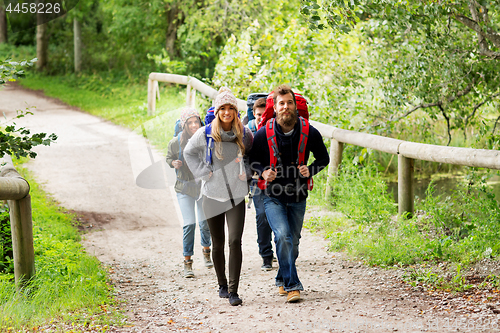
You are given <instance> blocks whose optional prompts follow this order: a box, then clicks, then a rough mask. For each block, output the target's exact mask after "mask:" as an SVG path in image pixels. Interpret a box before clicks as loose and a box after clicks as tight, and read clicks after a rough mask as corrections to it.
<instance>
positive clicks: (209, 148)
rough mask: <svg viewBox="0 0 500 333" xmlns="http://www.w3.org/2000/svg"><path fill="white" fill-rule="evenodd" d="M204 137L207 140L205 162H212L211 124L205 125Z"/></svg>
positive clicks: (212, 140)
mask: <svg viewBox="0 0 500 333" xmlns="http://www.w3.org/2000/svg"><path fill="white" fill-rule="evenodd" d="M205 139H206V141H207V152H206V154H205V162H206V163H207V164H212V149H213V148H214V138H213V137H212V124H208V125H207V126H205Z"/></svg>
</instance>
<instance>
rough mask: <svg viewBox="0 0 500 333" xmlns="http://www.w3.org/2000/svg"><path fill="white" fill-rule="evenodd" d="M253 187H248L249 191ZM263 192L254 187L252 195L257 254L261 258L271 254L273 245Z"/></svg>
mask: <svg viewBox="0 0 500 333" xmlns="http://www.w3.org/2000/svg"><path fill="white" fill-rule="evenodd" d="M252 191H253V188H252V187H251V188H250V192H252ZM264 197H265V194H264V193H263V192H262V191H261V190H260V189H259V188H256V189H255V194H254V195H253V205H254V206H255V215H256V216H255V217H256V222H257V244H259V254H260V256H261V257H262V258H269V257H272V256H273V245H272V244H271V240H272V233H273V231H272V230H271V227H270V226H269V222H267V217H266V211H265V209H264Z"/></svg>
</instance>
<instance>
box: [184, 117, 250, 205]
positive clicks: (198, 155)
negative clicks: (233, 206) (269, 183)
mask: <svg viewBox="0 0 500 333" xmlns="http://www.w3.org/2000/svg"><path fill="white" fill-rule="evenodd" d="M243 128H244V130H245V135H244V138H243V144H244V146H245V153H248V152H249V151H250V149H252V142H253V135H252V132H251V131H250V130H249V129H248V128H246V127H243ZM221 137H222V142H220V143H215V144H216V145H217V144H222V155H223V159H222V160H220V159H218V158H217V155H216V154H215V149H213V151H212V164H208V163H207V162H206V158H205V156H206V151H207V140H206V137H205V126H204V127H202V128H200V129H198V131H196V133H195V134H193V136H192V137H191V139H190V140H189V142H188V144H187V145H186V148H185V149H184V159H185V161H186V163H187V165H188V167H189V170H191V172H192V173H193V175H194V177H195V178H197V179H201V180H202V181H203V185H202V187H201V194H202V195H205V196H207V197H209V198H211V199H214V200H218V201H227V200H230V199H236V198H244V197H245V196H246V195H247V194H248V183H247V180H249V179H250V178H251V171H250V166H249V163H248V158H247V157H246V154H245V156H244V158H241V157H239V156H238V153H239V152H240V149H239V147H238V145H237V144H236V143H235V142H234V141H235V139H236V135H235V134H234V133H233V132H232V131H229V132H224V131H222V132H221ZM210 172H212V176H211V177H209V175H210ZM242 172H244V173H245V174H246V177H247V180H241V179H240V178H239V175H240V173H242ZM229 193H231V196H230V195H229Z"/></svg>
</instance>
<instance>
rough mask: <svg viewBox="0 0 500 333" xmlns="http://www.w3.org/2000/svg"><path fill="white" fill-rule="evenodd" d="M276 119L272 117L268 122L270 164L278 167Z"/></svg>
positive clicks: (267, 135)
mask: <svg viewBox="0 0 500 333" xmlns="http://www.w3.org/2000/svg"><path fill="white" fill-rule="evenodd" d="M275 127H276V119H274V118H272V119H271V120H269V121H268V122H267V124H266V137H267V145H268V146H269V165H270V166H271V168H273V169H274V168H276V162H277V161H278V154H279V152H278V144H277V143H276V132H275Z"/></svg>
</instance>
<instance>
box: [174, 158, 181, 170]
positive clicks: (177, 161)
mask: <svg viewBox="0 0 500 333" xmlns="http://www.w3.org/2000/svg"><path fill="white" fill-rule="evenodd" d="M172 165H173V166H174V168H176V169H179V168H180V167H181V166H182V161H181V160H175V161H172Z"/></svg>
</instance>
